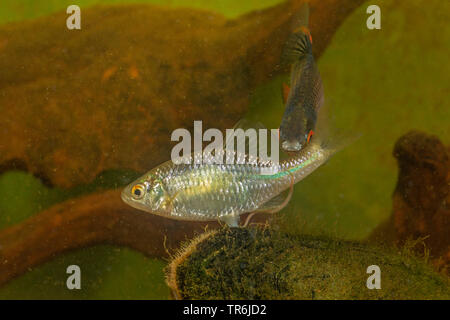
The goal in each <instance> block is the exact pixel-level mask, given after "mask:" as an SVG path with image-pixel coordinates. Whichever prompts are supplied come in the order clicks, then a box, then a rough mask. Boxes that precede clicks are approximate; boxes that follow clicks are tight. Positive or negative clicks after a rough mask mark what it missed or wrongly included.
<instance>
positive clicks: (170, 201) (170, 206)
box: [163, 191, 180, 212]
mask: <svg viewBox="0 0 450 320" xmlns="http://www.w3.org/2000/svg"><path fill="white" fill-rule="evenodd" d="M179 193H180V191H178V192H177V193H175V194H174V195H173V196H171V197H168V198H167V199H166V200H165V201H164V203H163V207H164V208H165V209H166V210H167V211H169V212H173V203H174V201H175V199H176V197H177V196H178V194H179Z"/></svg>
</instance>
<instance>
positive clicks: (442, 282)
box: [176, 228, 450, 299]
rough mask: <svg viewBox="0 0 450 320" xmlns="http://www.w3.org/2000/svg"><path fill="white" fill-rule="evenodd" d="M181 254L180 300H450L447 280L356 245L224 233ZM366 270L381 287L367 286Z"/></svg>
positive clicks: (262, 232)
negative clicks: (375, 272)
mask: <svg viewBox="0 0 450 320" xmlns="http://www.w3.org/2000/svg"><path fill="white" fill-rule="evenodd" d="M188 248H189V247H188ZM190 250H192V247H190ZM185 254H187V255H188V256H187V257H186V258H185V259H182V260H181V261H182V262H181V263H180V264H179V265H178V266H177V268H176V283H177V287H178V288H177V289H178V292H179V294H180V295H181V298H184V299H449V298H450V286H449V282H448V279H447V278H445V277H443V276H441V275H439V274H437V273H435V272H434V271H433V270H432V269H431V268H430V267H429V266H428V265H427V264H426V263H425V261H423V260H420V259H418V258H415V257H413V256H411V255H410V254H409V253H406V252H395V251H393V250H391V249H388V248H381V247H374V246H369V245H367V244H363V243H359V242H352V241H339V240H333V239H330V238H323V237H313V236H291V235H287V234H284V233H281V232H278V231H273V230H271V229H267V228H265V229H262V228H246V229H244V228H233V229H229V228H225V229H222V230H221V231H219V232H218V233H216V234H213V235H211V236H210V237H208V238H206V239H205V240H204V241H202V242H200V243H198V244H197V246H196V247H195V248H194V249H193V250H192V252H187V253H185ZM371 265H377V266H379V267H380V270H381V289H379V290H378V289H372V290H369V289H368V288H367V285H366V282H367V279H368V277H369V276H370V275H371V274H367V267H369V266H371Z"/></svg>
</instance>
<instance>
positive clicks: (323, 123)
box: [312, 104, 362, 155]
mask: <svg viewBox="0 0 450 320" xmlns="http://www.w3.org/2000/svg"><path fill="white" fill-rule="evenodd" d="M329 109H330V108H329V105H327V104H325V105H323V106H322V107H321V108H320V110H319V112H318V115H317V123H316V128H315V132H314V136H313V137H312V139H313V143H315V144H316V145H319V146H320V148H321V149H322V150H324V151H326V152H327V153H328V154H330V155H332V154H334V153H336V152H338V151H339V150H341V149H344V148H345V147H347V146H348V145H350V144H352V143H354V142H355V141H356V140H358V139H359V138H361V136H362V133H360V132H349V131H348V130H344V129H341V128H338V127H336V126H335V125H334V124H333V117H332V116H331V113H330V110H329Z"/></svg>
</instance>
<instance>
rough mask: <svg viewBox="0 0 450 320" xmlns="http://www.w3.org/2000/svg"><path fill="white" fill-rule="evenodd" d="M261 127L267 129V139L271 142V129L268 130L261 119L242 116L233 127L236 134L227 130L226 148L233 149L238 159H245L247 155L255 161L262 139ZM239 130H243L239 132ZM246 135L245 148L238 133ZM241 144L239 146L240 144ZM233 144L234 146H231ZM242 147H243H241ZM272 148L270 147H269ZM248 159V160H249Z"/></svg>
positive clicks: (247, 157)
mask: <svg viewBox="0 0 450 320" xmlns="http://www.w3.org/2000/svg"><path fill="white" fill-rule="evenodd" d="M249 129H252V130H251V131H248V130H249ZM260 129H265V130H267V131H266V132H267V139H268V140H269V141H268V144H269V142H270V134H271V132H272V131H271V130H268V129H267V127H266V126H265V125H264V124H263V123H261V122H260V121H254V120H250V119H247V118H242V119H241V120H239V121H238V122H237V123H236V124H235V125H234V127H233V129H232V130H234V134H233V135H231V134H229V132H228V130H227V132H225V136H226V139H225V145H224V146H225V148H226V150H227V151H228V150H231V151H232V152H234V155H235V157H236V158H235V160H236V161H237V159H241V160H242V159H243V158H244V157H246V159H248V160H250V159H253V160H254V161H257V160H258V146H259V140H260V131H259V130H260ZM238 130H242V131H241V132H239V131H238ZM242 133H243V134H244V135H245V141H244V148H242V146H241V145H240V143H239V141H238V138H237V137H236V136H237V135H240V134H242ZM238 144H239V146H238ZM230 146H232V148H229V147H230ZM239 147H241V148H239ZM269 150H270V149H269ZM248 160H246V162H247V161H248ZM250 162H251V161H250Z"/></svg>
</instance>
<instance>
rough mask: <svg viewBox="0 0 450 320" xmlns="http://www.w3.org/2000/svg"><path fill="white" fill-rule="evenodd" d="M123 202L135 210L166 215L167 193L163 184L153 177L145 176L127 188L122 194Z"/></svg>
mask: <svg viewBox="0 0 450 320" xmlns="http://www.w3.org/2000/svg"><path fill="white" fill-rule="evenodd" d="M121 197H122V200H123V201H124V202H125V203H126V204H128V205H130V206H132V207H133V208H136V209H139V210H143V211H146V212H150V213H153V214H158V215H164V214H165V213H166V211H167V210H166V208H165V206H164V204H165V203H167V199H168V196H167V192H166V191H165V190H164V187H163V184H162V182H161V181H160V180H159V179H157V178H155V177H154V176H152V175H148V176H144V177H142V178H139V179H137V180H136V181H134V182H132V183H130V184H129V185H128V186H126V187H125V188H124V189H123V191H122V194H121Z"/></svg>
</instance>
